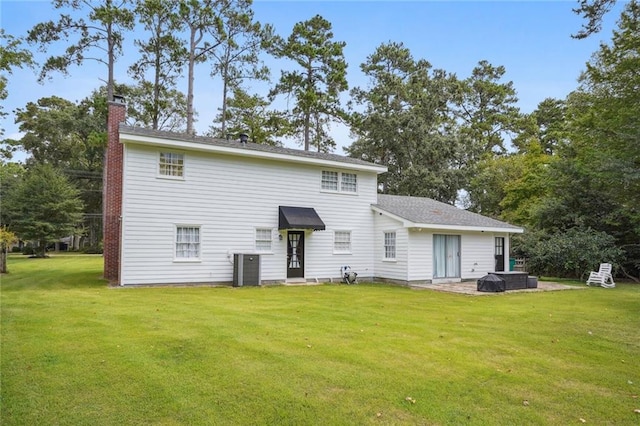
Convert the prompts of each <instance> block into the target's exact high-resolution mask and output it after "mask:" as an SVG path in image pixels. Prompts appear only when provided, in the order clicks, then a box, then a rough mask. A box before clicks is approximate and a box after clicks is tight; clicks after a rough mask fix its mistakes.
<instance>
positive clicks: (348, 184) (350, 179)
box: [340, 173, 358, 192]
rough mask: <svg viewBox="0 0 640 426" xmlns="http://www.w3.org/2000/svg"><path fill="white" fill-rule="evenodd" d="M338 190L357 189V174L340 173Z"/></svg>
mask: <svg viewBox="0 0 640 426" xmlns="http://www.w3.org/2000/svg"><path fill="white" fill-rule="evenodd" d="M341 175H342V179H341V181H340V190H341V191H342V192H357V191H358V175H356V174H355V173H341Z"/></svg>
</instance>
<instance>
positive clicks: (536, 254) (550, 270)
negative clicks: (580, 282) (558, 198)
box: [513, 228, 623, 278]
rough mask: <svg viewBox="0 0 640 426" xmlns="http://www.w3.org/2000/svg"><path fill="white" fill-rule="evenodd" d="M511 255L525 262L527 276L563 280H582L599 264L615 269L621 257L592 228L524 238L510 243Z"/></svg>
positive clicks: (610, 240)
mask: <svg viewBox="0 0 640 426" xmlns="http://www.w3.org/2000/svg"><path fill="white" fill-rule="evenodd" d="M513 246H514V253H515V254H516V255H518V256H523V257H526V258H527V267H528V269H529V272H531V273H534V274H538V275H546V276H554V277H565V278H584V277H585V275H587V274H588V273H589V271H593V270H597V269H598V266H599V265H600V263H604V262H607V263H612V264H614V266H615V265H616V264H617V263H619V261H620V260H621V259H622V257H623V252H622V250H621V249H620V248H618V247H616V246H615V238H614V237H612V236H611V235H609V234H607V233H605V232H600V231H595V230H593V229H591V228H587V229H583V228H572V229H569V230H568V231H566V232H563V233H556V234H547V233H543V232H539V233H529V234H523V235H522V236H518V237H517V238H516V237H514V239H513Z"/></svg>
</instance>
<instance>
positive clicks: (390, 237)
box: [384, 232, 396, 260]
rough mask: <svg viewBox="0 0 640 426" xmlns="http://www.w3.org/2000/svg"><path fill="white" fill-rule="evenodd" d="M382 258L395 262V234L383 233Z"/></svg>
mask: <svg viewBox="0 0 640 426" xmlns="http://www.w3.org/2000/svg"><path fill="white" fill-rule="evenodd" d="M384 258H385V259H386V260H395V258H396V233H395V232H385V233H384Z"/></svg>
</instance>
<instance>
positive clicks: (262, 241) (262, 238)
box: [256, 228, 271, 251]
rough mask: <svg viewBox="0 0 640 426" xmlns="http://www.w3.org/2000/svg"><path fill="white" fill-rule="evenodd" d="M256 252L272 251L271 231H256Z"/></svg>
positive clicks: (266, 229)
mask: <svg viewBox="0 0 640 426" xmlns="http://www.w3.org/2000/svg"><path fill="white" fill-rule="evenodd" d="M256 251H271V229H268V228H257V229H256Z"/></svg>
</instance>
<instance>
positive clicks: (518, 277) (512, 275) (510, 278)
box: [489, 271, 529, 290]
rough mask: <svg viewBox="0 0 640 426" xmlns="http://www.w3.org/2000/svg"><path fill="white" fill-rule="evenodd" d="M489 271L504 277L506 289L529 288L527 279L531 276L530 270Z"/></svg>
mask: <svg viewBox="0 0 640 426" xmlns="http://www.w3.org/2000/svg"><path fill="white" fill-rule="evenodd" d="M489 273H490V274H494V275H496V276H498V277H500V278H502V279H503V280H504V281H505V289H506V290H520V289H526V288H527V279H528V277H529V273H528V272H519V271H503V272H489Z"/></svg>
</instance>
